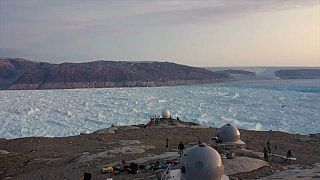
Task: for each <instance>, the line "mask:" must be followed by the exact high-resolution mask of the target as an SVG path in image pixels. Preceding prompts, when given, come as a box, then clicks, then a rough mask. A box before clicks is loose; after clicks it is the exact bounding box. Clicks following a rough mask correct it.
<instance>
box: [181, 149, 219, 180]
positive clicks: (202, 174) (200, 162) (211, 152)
mask: <svg viewBox="0 0 320 180" xmlns="http://www.w3.org/2000/svg"><path fill="white" fill-rule="evenodd" d="M223 173H224V166H223V164H222V160H221V156H220V154H219V153H218V152H217V151H216V150H215V149H213V148H212V147H209V146H207V145H205V144H199V145H196V146H193V147H191V148H189V149H187V150H186V152H185V153H184V154H183V156H182V159H181V179H182V180H189V179H201V180H221V178H222V176H223Z"/></svg>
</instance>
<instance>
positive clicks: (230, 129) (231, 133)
mask: <svg viewBox="0 0 320 180" xmlns="http://www.w3.org/2000/svg"><path fill="white" fill-rule="evenodd" d="M218 139H219V140H221V142H222V143H231V142H239V141H240V132H239V130H238V129H237V128H236V127H235V126H233V125H231V124H226V125H224V126H222V127H221V128H220V129H219V130H218Z"/></svg>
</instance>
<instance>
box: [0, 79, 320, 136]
mask: <svg viewBox="0 0 320 180" xmlns="http://www.w3.org/2000/svg"><path fill="white" fill-rule="evenodd" d="M163 109H169V110H170V111H171V113H172V116H173V117H174V118H175V117H177V116H178V117H179V118H180V119H182V120H184V121H192V122H196V123H200V124H203V125H206V126H210V127H220V126H222V125H224V124H225V123H232V124H234V125H236V126H237V127H238V128H243V129H250V130H274V131H284V132H290V133H300V134H309V133H319V132H320V80H257V81H235V82H226V83H217V84H202V85H188V86H171V87H149V88H148V87H137V88H110V89H57V90H23V91H13V90H11V91H8V90H5V91H0V123H1V127H0V138H7V139H12V138H21V137H30V136H47V137H61V136H73V135H78V134H80V133H90V132H93V131H96V130H98V129H102V128H106V127H110V126H111V124H116V125H132V124H140V123H146V122H147V121H148V120H149V118H150V117H151V116H154V115H160V113H161V112H162V110H163Z"/></svg>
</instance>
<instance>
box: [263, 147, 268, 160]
mask: <svg viewBox="0 0 320 180" xmlns="http://www.w3.org/2000/svg"><path fill="white" fill-rule="evenodd" d="M268 153H269V151H268V149H267V148H266V147H264V148H263V157H264V160H265V161H267V162H268V160H269V158H268Z"/></svg>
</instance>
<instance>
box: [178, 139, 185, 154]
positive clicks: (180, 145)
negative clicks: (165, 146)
mask: <svg viewBox="0 0 320 180" xmlns="http://www.w3.org/2000/svg"><path fill="white" fill-rule="evenodd" d="M178 149H179V154H180V157H181V156H182V154H183V150H184V145H183V144H182V142H180V144H179V145H178Z"/></svg>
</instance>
